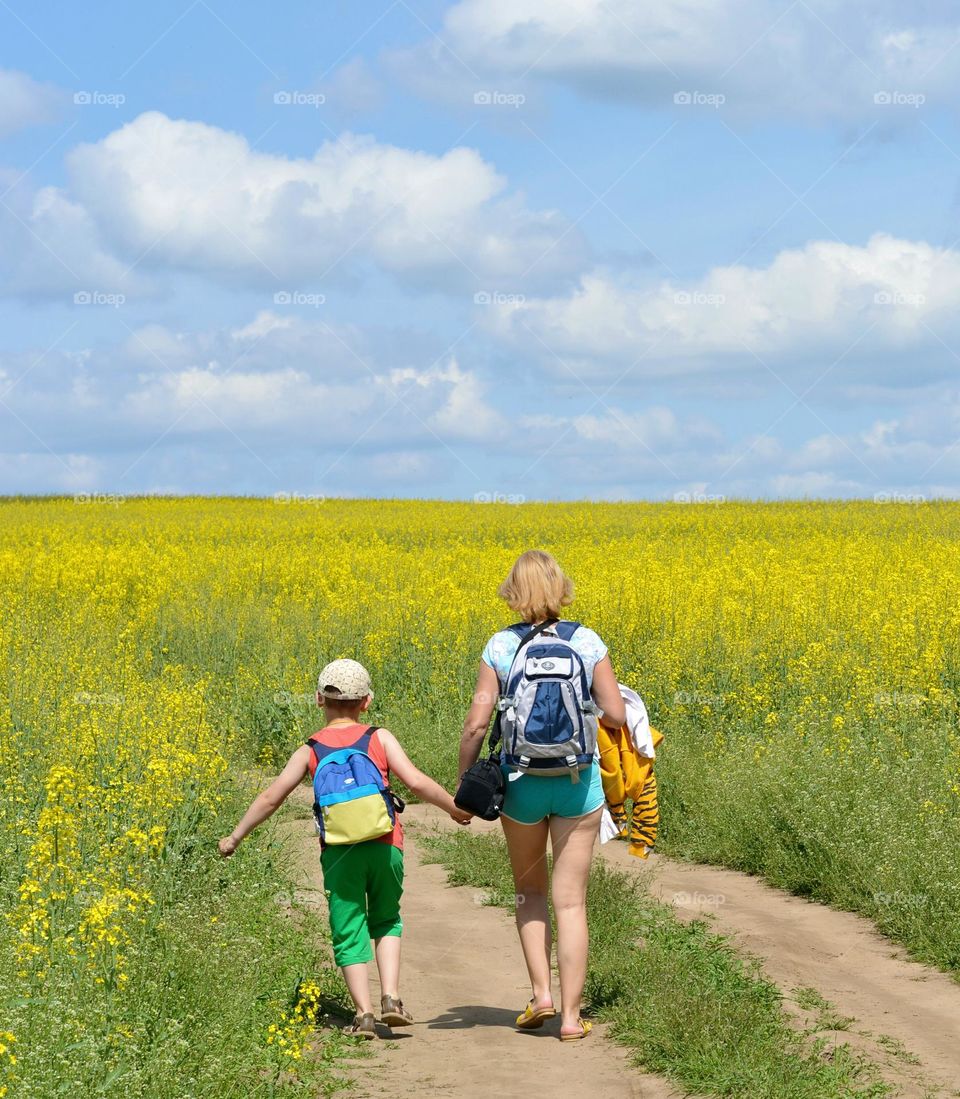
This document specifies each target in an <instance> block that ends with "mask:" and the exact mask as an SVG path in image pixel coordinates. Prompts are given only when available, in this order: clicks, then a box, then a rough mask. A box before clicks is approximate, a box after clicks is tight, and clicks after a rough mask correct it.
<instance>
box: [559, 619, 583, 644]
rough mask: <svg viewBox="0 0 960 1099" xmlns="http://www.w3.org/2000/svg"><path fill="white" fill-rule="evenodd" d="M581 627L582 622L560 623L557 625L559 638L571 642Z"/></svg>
mask: <svg viewBox="0 0 960 1099" xmlns="http://www.w3.org/2000/svg"><path fill="white" fill-rule="evenodd" d="M581 625H582V623H580V622H558V623H557V625H556V631H557V637H559V638H560V639H561V640H562V641H569V640H570V639H571V638H572V637H573V635H574V634H575V633H576V632H577V630H579V629H580V626H581Z"/></svg>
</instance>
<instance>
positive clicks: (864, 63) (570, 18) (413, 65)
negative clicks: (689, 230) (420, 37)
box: [392, 0, 960, 120]
mask: <svg viewBox="0 0 960 1099" xmlns="http://www.w3.org/2000/svg"><path fill="white" fill-rule="evenodd" d="M957 36H958V20H957V16H956V12H955V10H953V9H951V8H950V7H948V6H947V5H946V4H936V3H934V4H927V5H922V6H920V7H913V8H908V7H903V6H902V5H900V4H898V3H895V2H894V0H881V2H880V3H876V2H869V3H868V2H867V0H853V2H851V3H847V4H844V5H837V4H835V3H830V2H828V0H811V2H810V3H809V4H806V3H805V4H795V5H784V4H782V3H779V2H776V0H695V2H693V3H689V2H685V0H663V2H662V3H658V4H638V3H637V2H636V0H461V2H460V3H458V4H455V5H453V6H452V7H451V8H449V9H448V10H447V12H446V13H445V15H444V19H443V24H442V26H441V27H440V28H439V31H438V34H437V36H435V37H432V38H430V39H428V40H426V41H425V42H424V43H423V44H422V45H420V46H419V47H417V48H415V49H413V50H408V51H404V52H400V51H395V52H394V55H393V57H392V63H393V65H394V66H395V67H398V66H400V67H403V68H405V69H406V71H407V72H408V73H409V76H410V79H411V80H412V81H415V82H416V81H422V79H423V78H422V76H421V75H420V74H422V73H423V72H424V71H430V70H431V69H441V70H443V71H450V72H456V71H457V70H459V72H460V73H461V74H462V78H463V79H464V80H466V79H468V75H467V74H469V79H471V80H473V82H474V84H476V83H477V82H478V80H488V79H489V78H490V77H491V76H493V75H499V76H500V77H501V78H502V79H506V80H509V79H511V78H512V79H524V78H526V77H528V76H531V75H532V76H534V77H536V76H539V77H542V78H545V79H548V80H550V81H562V82H564V83H566V84H568V85H571V86H573V87H576V88H578V89H580V90H581V91H583V92H585V93H587V94H588V95H592V96H603V97H607V98H613V99H619V100H626V101H635V102H644V103H648V104H653V105H661V106H663V107H667V106H670V107H672V106H673V105H674V104H673V95H674V94H675V93H676V92H678V91H687V92H690V93H697V92H699V93H705V94H713V93H718V92H719V93H722V94H724V95H725V96H726V102H725V104H724V109H725V110H733V111H740V112H746V113H748V114H753V115H768V114H770V113H781V114H787V115H791V116H794V117H800V118H805V119H810V120H815V119H821V118H824V117H827V118H833V119H841V120H853V119H862V118H865V117H869V116H872V117H874V118H880V119H884V120H889V119H891V118H892V113H891V112H892V111H896V110H897V109H898V108H897V105H896V102H894V103H893V104H877V103H875V101H874V96H875V95H876V94H878V93H880V94H883V93H885V92H888V93H896V92H901V93H917V92H919V93H922V94H924V95H925V96H926V102H927V103H933V102H940V103H946V104H948V105H952V100H953V98H954V97H955V95H956V92H957V90H958V86H960V80H958V65H957V62H956V59H955V57H953V56H951V52H950V51H951V49H952V47H953V45H954V44H955V43H956V39H957ZM398 54H399V57H398ZM681 109H685V110H689V109H690V108H689V107H682V108H681ZM912 110H913V108H911V107H909V106H907V107H905V111H906V112H907V114H909V112H910V111H912ZM884 112H885V113H884Z"/></svg>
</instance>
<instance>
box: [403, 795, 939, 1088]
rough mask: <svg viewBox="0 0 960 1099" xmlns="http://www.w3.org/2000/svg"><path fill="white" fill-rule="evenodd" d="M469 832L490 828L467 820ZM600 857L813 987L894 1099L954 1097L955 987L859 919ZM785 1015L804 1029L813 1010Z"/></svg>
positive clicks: (719, 874)
mask: <svg viewBox="0 0 960 1099" xmlns="http://www.w3.org/2000/svg"><path fill="white" fill-rule="evenodd" d="M408 812H409V813H410V815H411V819H412V820H415V821H418V822H421V823H423V824H427V823H429V824H430V825H431V826H434V827H436V826H439V827H447V826H448V825H449V826H450V827H455V825H453V824H452V823H451V822H450V821H449V818H448V817H446V816H445V815H444V814H442V813H438V812H437V811H436V810H435V809H432V808H431V807H430V806H426V805H414V806H410V808H409V809H408ZM471 828H473V829H474V830H475V831H486V830H488V829H492V830H494V831H499V825H495V824H494V825H487V824H485V823H484V822H483V821H474V822H473V824H472V825H471ZM600 854H601V856H602V857H603V858H605V859H607V860H608V861H609V862H611V863H613V864H615V865H616V866H618V867H619V868H622V869H624V870H627V871H628V872H631V873H635V874H637V875H638V876H640V878H641V879H642V880H643V882H644V884H645V885H646V886H647V887H648V888H649V889H650V890H651V892H652V893H653V894H654V896H657V897H659V898H660V899H661V900H663V901H665V902H666V903H668V904H671V905H673V907H674V908H675V909H676V910H677V913H678V915H680V916H681V917H682V918H683V917H689V918H691V919H693V918H696V917H704V918H706V919H708V920H709V921H710V922H711V924H712V926H713V927H714V928H715V929H716V930H717V931H718V932H720V933H722V934H724V935H727V936H729V937H730V938H731V939H732V940H733V942H734V943H735V944H736V945H737V946H738V947H739V948H740V949H741V950H743V951H744V952H745V953H749V954H751V955H753V956H754V957H757V958H759V959H760V960H761V963H762V965H763V969H764V972H765V973H766V975H767V976H768V977H769V979H770V980H772V981H773V982H774V983H775V984H776V985H777V986H778V987H779V988H780V989H781V990H782V991H783V993H784V994H785V996H786V997H787V999H788V1001H789V1000H790V998H791V993H792V991H793V990H794V989H797V988H813V989H816V991H817V992H818V993H819V994H820V995H821V996H822V997H823V998H824V999H825V1000H827V1001H829V1002H830V1004H831V1005H832V1007H833V1008H834V1009H835V1010H834V1011H833V1012H832V1013H828V1014H832V1015H834V1016H835V1018H834V1020H833V1021H834V1022H838V1021H842V1025H843V1028H842V1029H837V1028H836V1027H833V1028H831V1027H830V1026H824V1027H823V1028H822V1030H819V1031H818V1034H822V1036H824V1037H827V1038H828V1039H829V1040H832V1041H833V1042H834V1043H835V1044H837V1045H840V1044H843V1043H846V1044H848V1045H850V1046H852V1047H853V1048H855V1049H860V1050H862V1051H863V1052H864V1053H865V1054H866V1055H867V1056H868V1057H869V1058H870V1060H871V1061H873V1062H874V1063H876V1064H877V1065H878V1066H879V1067H880V1069H881V1072H882V1075H883V1076H884V1078H885V1079H886V1080H887V1081H888V1082H889V1083H891V1084H894V1085H895V1086H896V1087H897V1088H898V1089H899V1091H898V1095H899V1096H900V1097H901V1099H927V1097H929V1096H932V1095H941V1096H957V1095H960V984H958V983H957V982H955V981H953V980H951V979H950V978H949V977H947V976H946V975H945V974H943V973H941V972H939V971H938V970H936V969H932V968H931V967H929V966H925V965H920V964H919V963H917V962H913V961H910V960H909V959H908V958H907V956H906V953H905V951H904V950H902V949H901V948H900V947H898V946H896V945H895V944H894V943H892V942H891V941H890V940H889V939H885V938H884V937H883V936H882V935H880V934H878V933H877V931H876V930H875V929H874V927H873V925H872V924H871V923H870V922H869V921H868V920H865V919H863V918H861V917H860V916H855V915H853V914H852V913H849V912H838V911H836V910H834V909H832V908H828V907H826V906H825V905H821V904H816V903H814V902H811V901H806V900H804V899H803V898H801V897H795V896H793V895H792V894H790V893H785V892H783V891H782V890H779V889H774V888H773V887H771V886H769V885H767V884H765V883H764V882H763V881H761V880H760V879H759V878H755V877H751V876H750V875H748V874H741V873H738V872H737V871H734V870H725V869H722V868H720V867H714V866H700V865H695V864H689V863H682V862H676V861H674V860H672V859H668V858H665V857H663V856H658V855H653V856H651V857H650V858H649V859H647V860H646V861H644V860H641V859H637V858H634V857H633V856H631V855H629V854H628V853H627V847H626V844H623V843H617V842H613V843H606V844H603V845H602V846H601V847H600ZM788 1006H789V1007H790V1009H791V1010H792V1011H793V1012H794V1013H795V1014H796V1015H798V1016H799V1017H800V1019H801V1020H802V1021H803V1022H804V1023H805V1024H810V1023H813V1022H814V1021H815V1018H816V1015H817V1012H816V1011H804V1010H802V1009H801V1008H799V1007H797V1006H796V1005H795V1004H793V1003H790V1004H788Z"/></svg>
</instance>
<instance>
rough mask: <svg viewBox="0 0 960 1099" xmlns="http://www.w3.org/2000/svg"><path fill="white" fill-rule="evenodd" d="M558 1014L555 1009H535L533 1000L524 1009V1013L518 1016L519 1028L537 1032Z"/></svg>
mask: <svg viewBox="0 0 960 1099" xmlns="http://www.w3.org/2000/svg"><path fill="white" fill-rule="evenodd" d="M556 1014H557V1009H556V1008H555V1007H534V1006H533V1000H531V1001H530V1003H528V1004H527V1006H526V1007H525V1008H524V1009H523V1013H522V1014H521V1015H518V1016H517V1026H518V1027H519V1028H520V1030H536V1029H537V1027H542V1026H543V1024H544V1023H545V1022H546V1020H547V1019H552V1018H553V1017H554V1016H555V1015H556Z"/></svg>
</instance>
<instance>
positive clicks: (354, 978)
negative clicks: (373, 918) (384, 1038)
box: [320, 846, 373, 1015]
mask: <svg viewBox="0 0 960 1099" xmlns="http://www.w3.org/2000/svg"><path fill="white" fill-rule="evenodd" d="M320 864H321V866H322V867H323V888H324V892H325V893H326V895H327V907H328V909H329V912H330V937H331V940H332V942H333V959H334V961H335V962H336V963H337V965H338V966H340V968H341V970H342V972H343V979H344V981H346V984H347V988H348V989H349V991H350V996H351V998H352V999H353V1002H354V1005H355V1007H356V1009H357V1014H358V1015H364V1014H366V1013H367V1012H369V1011H371V1006H370V985H369V981H368V979H367V962H369V961H370V960H371V959H372V957H373V952H372V951H371V949H370V931H369V928H368V926H367V896H366V882H367V875H366V871H365V867H364V860H363V856H362V853H361V852H360V850H359V848H358V847H350V846H343V847H328V848H326V850H325V851H324V852H323V853H322V854H321V856H320Z"/></svg>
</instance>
